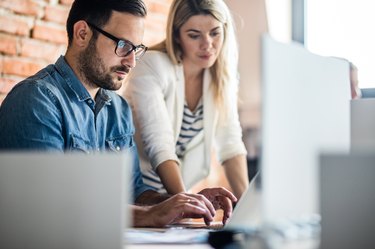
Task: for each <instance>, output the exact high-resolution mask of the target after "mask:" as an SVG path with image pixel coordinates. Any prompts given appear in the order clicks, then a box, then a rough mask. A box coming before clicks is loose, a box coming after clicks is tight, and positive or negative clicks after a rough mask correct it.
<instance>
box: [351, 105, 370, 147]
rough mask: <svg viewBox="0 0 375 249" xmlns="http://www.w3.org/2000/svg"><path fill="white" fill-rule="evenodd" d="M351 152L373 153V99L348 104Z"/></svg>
mask: <svg viewBox="0 0 375 249" xmlns="http://www.w3.org/2000/svg"><path fill="white" fill-rule="evenodd" d="M350 125H351V126H350V132H351V134H350V139H351V150H352V151H375V98H366V99H355V100H352V101H351V102H350Z"/></svg>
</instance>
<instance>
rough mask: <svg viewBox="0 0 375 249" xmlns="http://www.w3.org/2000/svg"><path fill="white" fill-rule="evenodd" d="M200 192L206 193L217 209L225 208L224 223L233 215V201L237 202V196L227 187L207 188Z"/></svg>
mask: <svg viewBox="0 0 375 249" xmlns="http://www.w3.org/2000/svg"><path fill="white" fill-rule="evenodd" d="M198 194H201V195H204V196H205V197H206V198H207V199H208V200H209V201H210V202H211V203H212V205H213V206H214V208H215V210H217V209H223V211H224V215H223V224H225V223H226V222H227V220H228V218H229V217H230V216H231V215H232V211H233V207H232V202H237V198H236V197H235V196H234V195H233V194H232V193H231V192H230V191H228V190H226V189H225V188H205V189H203V190H202V191H200V192H199V193H198Z"/></svg>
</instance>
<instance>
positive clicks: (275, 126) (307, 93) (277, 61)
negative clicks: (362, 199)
mask: <svg viewBox="0 0 375 249" xmlns="http://www.w3.org/2000/svg"><path fill="white" fill-rule="evenodd" d="M262 84H263V85H262V87H263V88H262V95H263V96H262V101H263V106H262V132H261V133H262V135H261V139H262V154H261V167H262V196H263V198H262V199H263V200H262V201H263V216H264V220H265V222H266V223H275V222H278V221H283V220H285V219H299V218H305V217H306V216H311V215H312V214H319V210H318V206H319V203H318V177H317V171H318V170H317V169H318V163H319V160H318V159H319V153H320V152H321V151H325V150H330V151H331V150H335V151H336V150H339V151H349V147H350V116H349V109H350V105H349V99H350V83H349V65H348V63H347V62H346V61H344V60H340V59H337V58H332V57H322V56H318V55H315V54H312V53H310V52H309V51H308V50H306V49H305V48H304V47H303V46H301V45H300V44H297V43H291V44H283V43H279V42H277V41H275V40H273V39H272V38H270V37H269V36H264V37H263V39H262Z"/></svg>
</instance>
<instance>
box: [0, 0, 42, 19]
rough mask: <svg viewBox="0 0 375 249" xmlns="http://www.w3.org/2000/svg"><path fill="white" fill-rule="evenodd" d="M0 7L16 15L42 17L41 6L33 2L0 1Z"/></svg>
mask: <svg viewBox="0 0 375 249" xmlns="http://www.w3.org/2000/svg"><path fill="white" fill-rule="evenodd" d="M0 7H4V8H6V9H9V10H11V11H13V12H15V13H18V14H24V15H31V16H39V17H40V16H42V14H43V6H42V3H41V2H40V1H35V0H2V1H0Z"/></svg>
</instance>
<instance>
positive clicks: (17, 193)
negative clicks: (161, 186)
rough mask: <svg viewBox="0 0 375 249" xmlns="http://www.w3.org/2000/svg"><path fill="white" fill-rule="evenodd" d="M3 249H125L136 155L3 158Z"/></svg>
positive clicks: (8, 155)
mask: <svg viewBox="0 0 375 249" xmlns="http://www.w3.org/2000/svg"><path fill="white" fill-rule="evenodd" d="M0 162H1V163H0V248H25V249H26V248H30V249H31V248H38V249H47V248H48V249H65V248H93V249H95V248H97V249H101V248H123V246H124V241H123V237H124V228H125V227H126V225H127V221H128V220H129V215H128V208H127V206H126V203H128V201H129V200H128V198H129V197H130V193H131V188H129V187H130V185H131V184H130V179H128V178H129V176H130V171H131V168H132V167H131V163H132V156H131V154H130V153H129V154H128V153H123V154H121V155H120V154H114V153H112V154H94V155H86V154H83V153H74V154H61V153H59V154H56V153H48V154H46V153H33V154H31V153H23V152H22V153H21V152H20V153H9V152H8V153H5V152H3V153H0Z"/></svg>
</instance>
